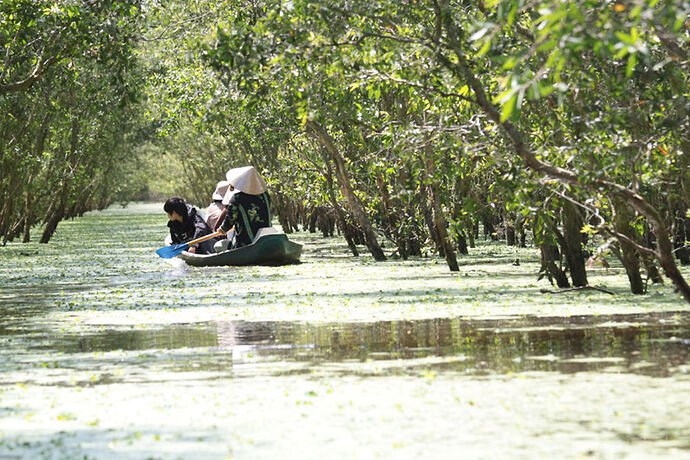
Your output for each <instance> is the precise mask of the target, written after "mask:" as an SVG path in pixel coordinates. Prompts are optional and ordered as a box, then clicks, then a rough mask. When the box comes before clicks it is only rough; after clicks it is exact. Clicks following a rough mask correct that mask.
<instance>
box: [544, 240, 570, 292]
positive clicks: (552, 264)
mask: <svg viewBox="0 0 690 460" xmlns="http://www.w3.org/2000/svg"><path fill="white" fill-rule="evenodd" d="M539 250H540V251H541V270H540V272H543V273H544V274H545V275H546V277H547V278H548V279H549V281H551V283H552V284H553V280H556V285H557V286H558V287H559V288H569V287H570V282H569V281H568V277H567V276H566V274H565V272H564V271H563V270H562V269H561V268H560V267H559V266H558V265H556V261H557V260H559V258H560V257H559V254H558V248H557V247H556V246H554V245H553V244H550V243H546V242H545V243H543V244H541V245H540V246H539Z"/></svg>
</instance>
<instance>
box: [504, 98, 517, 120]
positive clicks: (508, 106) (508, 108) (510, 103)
mask: <svg viewBox="0 0 690 460" xmlns="http://www.w3.org/2000/svg"><path fill="white" fill-rule="evenodd" d="M516 102H517V94H513V97H511V98H510V99H508V100H507V101H506V102H505V103H504V104H503V108H502V109H501V122H504V121H506V120H507V119H508V118H510V116H511V115H512V114H513V111H514V110H515V103H516Z"/></svg>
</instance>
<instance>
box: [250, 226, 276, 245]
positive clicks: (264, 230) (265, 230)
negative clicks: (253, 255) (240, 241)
mask: <svg viewBox="0 0 690 460" xmlns="http://www.w3.org/2000/svg"><path fill="white" fill-rule="evenodd" d="M279 233H280V232H279V231H278V230H277V229H276V228H274V227H261V228H260V229H259V230H257V232H256V235H254V240H252V243H256V241H257V240H258V239H259V238H261V237H262V236H264V235H276V234H279Z"/></svg>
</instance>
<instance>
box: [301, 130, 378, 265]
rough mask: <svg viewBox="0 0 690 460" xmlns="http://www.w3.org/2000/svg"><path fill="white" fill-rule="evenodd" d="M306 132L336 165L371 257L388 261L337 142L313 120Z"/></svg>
mask: <svg viewBox="0 0 690 460" xmlns="http://www.w3.org/2000/svg"><path fill="white" fill-rule="evenodd" d="M306 130H307V133H309V134H311V135H312V136H314V137H315V138H316V139H317V140H318V141H319V142H320V143H321V145H322V146H323V148H324V149H325V150H326V152H327V153H328V154H329V156H330V157H331V160H332V161H333V164H334V165H335V174H336V176H337V177H338V182H339V183H340V189H341V191H342V193H343V196H344V197H345V199H346V200H347V204H348V206H349V207H350V211H351V212H352V215H353V216H354V218H355V220H356V221H357V223H358V224H359V225H360V228H361V229H362V231H363V232H364V237H365V240H366V245H367V247H368V248H369V251H370V252H371V255H372V256H374V260H377V261H383V260H386V255H385V254H384V253H383V250H382V249H381V246H379V243H378V241H377V239H376V232H375V231H374V227H373V226H372V225H371V222H370V221H369V217H368V216H367V214H366V212H364V209H362V205H361V204H360V202H359V200H358V199H357V196H356V195H355V192H354V190H353V189H352V182H351V181H350V177H349V175H348V172H347V168H346V167H345V159H344V158H343V157H342V155H341V154H340V152H339V151H338V149H337V147H336V146H335V141H334V140H333V138H332V137H331V135H330V134H328V133H327V132H326V130H325V129H324V128H323V127H322V126H321V125H319V124H318V123H316V122H314V121H312V120H307V124H306Z"/></svg>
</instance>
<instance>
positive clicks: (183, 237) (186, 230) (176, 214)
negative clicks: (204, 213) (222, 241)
mask: <svg viewBox="0 0 690 460" xmlns="http://www.w3.org/2000/svg"><path fill="white" fill-rule="evenodd" d="M163 209H164V210H165V212H166V213H167V214H168V219H169V222H168V227H169V228H170V238H171V240H172V242H173V244H179V243H186V242H188V241H191V240H194V239H197V238H200V237H202V236H204V235H208V234H210V233H213V231H212V230H211V228H210V227H209V226H208V225H207V224H206V222H205V221H204V219H203V218H202V217H201V215H200V214H199V212H198V211H197V210H196V208H194V207H192V206H191V205H188V204H187V203H185V201H184V200H183V199H182V198H180V197H178V196H173V197H171V198H168V200H167V201H166V202H165V204H164V205H163ZM213 243H214V240H213V239H211V240H206V241H202V242H201V243H198V244H194V245H192V246H190V247H189V248H188V249H187V251H188V252H191V253H196V254H209V253H213Z"/></svg>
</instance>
